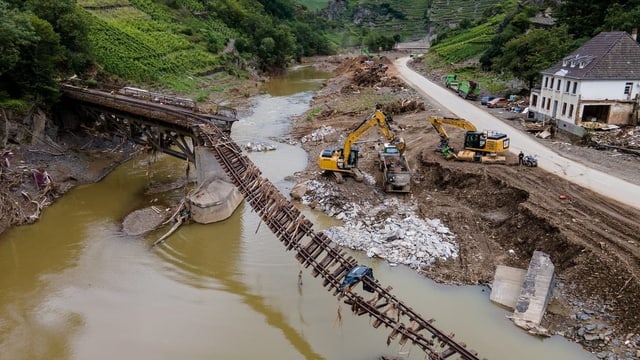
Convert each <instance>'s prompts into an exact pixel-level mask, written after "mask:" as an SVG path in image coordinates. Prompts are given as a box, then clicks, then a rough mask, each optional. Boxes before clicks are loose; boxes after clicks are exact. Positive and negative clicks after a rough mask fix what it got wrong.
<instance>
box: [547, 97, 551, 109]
mask: <svg viewBox="0 0 640 360" xmlns="http://www.w3.org/2000/svg"><path fill="white" fill-rule="evenodd" d="M547 110H551V99H549V100H547Z"/></svg>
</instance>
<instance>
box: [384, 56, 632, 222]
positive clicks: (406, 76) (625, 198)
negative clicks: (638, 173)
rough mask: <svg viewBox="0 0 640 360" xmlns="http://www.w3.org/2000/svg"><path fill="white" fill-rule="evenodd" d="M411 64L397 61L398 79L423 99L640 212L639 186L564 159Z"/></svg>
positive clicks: (544, 165)
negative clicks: (497, 134)
mask: <svg viewBox="0 0 640 360" xmlns="http://www.w3.org/2000/svg"><path fill="white" fill-rule="evenodd" d="M408 61H409V58H408V57H403V58H399V59H397V60H395V62H394V65H395V67H396V70H397V72H398V75H399V76H400V77H401V78H402V79H403V80H404V81H405V82H406V83H408V84H409V85H411V86H412V87H413V88H414V89H415V90H416V91H418V92H419V93H420V94H422V95H423V96H426V97H428V98H430V99H432V100H433V101H435V102H437V103H439V104H440V105H441V106H442V107H443V108H446V109H447V110H449V111H451V112H452V113H454V114H455V115H456V116H457V117H460V118H465V119H469V120H470V121H472V122H473V123H474V125H476V127H477V128H479V129H492V130H496V131H499V132H504V133H507V134H509V136H510V138H511V146H510V150H511V152H514V153H519V152H520V151H523V152H525V153H526V154H534V155H535V156H536V157H537V158H538V166H539V167H540V168H542V169H544V170H546V171H548V172H550V173H552V174H554V175H557V176H560V177H562V178H564V179H567V180H569V181H571V182H573V183H575V184H577V185H580V186H582V187H585V188H587V189H590V190H592V191H594V192H596V193H599V194H601V195H603V196H606V197H608V198H611V199H614V200H616V201H619V202H621V203H623V204H627V205H629V206H632V207H635V208H636V209H640V186H637V185H635V184H632V183H629V182H627V181H624V180H621V179H619V178H616V177H615V176H612V175H609V174H607V173H604V172H602V171H598V170H595V169H592V168H591V167H589V165H588V164H582V163H578V162H576V161H573V160H570V159H567V158H565V157H563V156H562V155H560V154H558V153H557V152H555V151H553V150H551V149H550V148H548V147H546V146H545V145H544V144H541V143H540V142H538V141H536V140H535V139H533V138H532V137H531V136H530V135H528V134H527V133H524V132H522V131H520V130H517V129H516V128H514V127H512V126H510V125H509V124H506V123H504V122H503V121H501V120H500V119H498V118H496V117H495V116H493V115H491V114H489V113H487V112H486V111H484V110H482V109H481V108H478V107H477V106H475V105H474V104H472V103H470V102H469V101H467V100H464V99H462V98H461V97H459V96H458V95H456V94H455V93H453V92H451V91H450V90H448V89H445V88H443V87H441V86H439V85H438V84H436V83H434V82H432V81H429V80H428V79H426V78H425V77H423V76H422V75H420V74H418V73H417V72H415V71H413V70H411V69H410V68H409V67H408V66H407V63H408Z"/></svg>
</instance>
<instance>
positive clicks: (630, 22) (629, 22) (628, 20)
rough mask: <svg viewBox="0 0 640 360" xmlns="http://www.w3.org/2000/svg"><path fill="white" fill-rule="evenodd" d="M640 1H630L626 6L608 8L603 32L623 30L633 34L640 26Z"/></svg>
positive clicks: (616, 5) (602, 27) (619, 5)
mask: <svg viewBox="0 0 640 360" xmlns="http://www.w3.org/2000/svg"><path fill="white" fill-rule="evenodd" d="M638 19H640V1H630V2H629V3H628V4H626V5H622V4H612V5H611V6H609V7H608V8H607V13H606V16H605V19H604V23H603V24H602V26H600V27H599V29H600V30H601V31H611V30H622V31H626V32H629V33H630V32H631V30H633V28H637V27H638V25H640V22H639V21H638Z"/></svg>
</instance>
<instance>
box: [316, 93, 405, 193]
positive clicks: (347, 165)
mask: <svg viewBox="0 0 640 360" xmlns="http://www.w3.org/2000/svg"><path fill="white" fill-rule="evenodd" d="M392 121H393V120H392V119H391V117H387V116H386V115H385V114H384V113H383V112H382V110H381V109H380V106H378V105H376V110H375V112H374V113H373V114H372V115H371V116H370V117H368V118H366V119H364V120H363V121H362V123H360V125H358V126H357V127H356V128H355V130H353V131H352V132H351V133H350V134H349V135H348V136H347V139H346V140H345V142H344V145H343V146H342V148H341V149H333V148H332V149H324V150H322V152H321V153H320V156H319V157H318V166H319V167H320V169H321V170H324V171H325V172H331V173H332V174H333V175H334V176H335V178H336V182H338V183H342V182H343V178H342V176H343V175H347V176H352V177H353V178H355V180H356V181H362V180H363V179H364V176H363V175H362V172H360V170H359V169H358V154H359V149H358V147H357V146H355V142H356V140H358V139H359V138H360V137H361V136H362V135H363V134H364V133H365V132H367V130H369V129H371V128H372V127H375V126H377V127H378V128H379V129H380V131H381V132H382V134H383V135H384V136H385V138H386V139H387V141H389V143H388V144H385V148H386V151H390V148H394V147H395V148H396V149H397V151H398V152H399V153H400V155H402V154H403V153H404V150H405V143H404V140H403V139H402V138H399V137H396V136H395V135H394V134H393V132H392V131H391V128H390V127H389V123H390V122H392Z"/></svg>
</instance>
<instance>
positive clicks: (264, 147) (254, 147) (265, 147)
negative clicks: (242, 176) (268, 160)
mask: <svg viewBox="0 0 640 360" xmlns="http://www.w3.org/2000/svg"><path fill="white" fill-rule="evenodd" d="M277 148H278V147H277V146H275V145H269V144H264V143H258V144H254V143H250V142H249V143H246V144H245V145H244V149H245V150H246V151H249V152H252V151H273V150H276V149H277Z"/></svg>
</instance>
